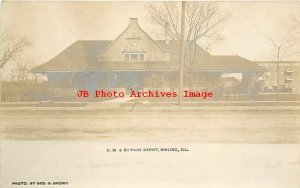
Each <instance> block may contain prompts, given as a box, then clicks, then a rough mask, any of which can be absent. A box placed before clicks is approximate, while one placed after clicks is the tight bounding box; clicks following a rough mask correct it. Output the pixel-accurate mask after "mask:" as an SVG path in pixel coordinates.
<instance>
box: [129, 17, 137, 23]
mask: <svg viewBox="0 0 300 188" xmlns="http://www.w3.org/2000/svg"><path fill="white" fill-rule="evenodd" d="M137 21H138V20H137V18H130V19H129V24H137Z"/></svg>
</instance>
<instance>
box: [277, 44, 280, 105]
mask: <svg viewBox="0 0 300 188" xmlns="http://www.w3.org/2000/svg"><path fill="white" fill-rule="evenodd" d="M280 48H281V46H278V47H277V63H276V77H277V78H276V87H277V89H276V90H277V91H276V101H277V105H278V101H279V61H280Z"/></svg>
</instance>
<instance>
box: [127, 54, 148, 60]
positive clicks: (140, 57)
mask: <svg viewBox="0 0 300 188" xmlns="http://www.w3.org/2000/svg"><path fill="white" fill-rule="evenodd" d="M124 59H125V61H144V60H145V55H144V53H125V54H124Z"/></svg>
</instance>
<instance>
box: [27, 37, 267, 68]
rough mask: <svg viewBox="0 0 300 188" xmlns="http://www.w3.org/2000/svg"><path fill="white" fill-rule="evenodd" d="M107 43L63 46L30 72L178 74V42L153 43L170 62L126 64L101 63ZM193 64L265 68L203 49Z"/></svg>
mask: <svg viewBox="0 0 300 188" xmlns="http://www.w3.org/2000/svg"><path fill="white" fill-rule="evenodd" d="M111 43H112V41H109V40H94V41H93V40H91V41H88V40H79V41H76V42H75V43H73V44H72V45H71V46H69V47H67V48H66V49H65V50H63V51H62V52H61V53H59V54H58V55H57V56H56V57H54V58H53V59H51V60H50V61H48V62H47V63H44V64H42V65H40V66H38V67H36V68H34V69H32V70H31V72H40V73H42V72H80V71H109V70H115V71H116V70H117V71H126V70H127V71H129V70H133V71H138V70H139V71H142V70H143V71H145V70H146V71H147V70H165V71H171V70H172V71H178V69H179V68H178V67H179V66H178V63H177V62H178V59H179V57H178V42H177V41H170V42H169V44H165V43H163V41H156V43H157V44H158V45H161V46H163V48H164V49H166V50H168V51H170V56H171V58H170V59H171V60H170V61H155V62H136V63H134V62H127V61H101V60H100V59H99V56H101V55H102V54H103V53H104V52H105V49H106V48H107V46H108V45H110V44H111ZM197 53H198V56H197V57H198V58H197V63H196V64H195V65H194V68H193V69H194V70H197V71H218V72H222V71H223V72H234V71H235V72H241V71H253V72H257V71H264V70H265V68H264V67H262V66H259V65H257V64H256V63H254V62H251V61H249V60H247V59H245V58H242V57H240V56H235V55H233V56H215V55H210V54H209V53H207V52H206V51H204V50H203V49H201V48H199V49H198V50H197Z"/></svg>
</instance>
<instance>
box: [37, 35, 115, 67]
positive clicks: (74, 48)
mask: <svg viewBox="0 0 300 188" xmlns="http://www.w3.org/2000/svg"><path fill="white" fill-rule="evenodd" d="M111 42H112V41H110V40H101V41H99V40H95V41H93V40H78V41H76V42H74V43H73V44H72V45H71V46H69V47H67V48H66V49H64V50H63V51H62V52H61V53H59V54H58V55H57V56H55V57H54V58H53V59H51V60H50V61H48V62H47V63H44V64H42V65H40V66H38V67H35V68H34V69H32V72H47V71H78V70H89V67H90V66H91V65H93V64H95V63H97V62H98V56H100V55H101V54H103V53H104V50H105V48H106V47H107V46H108V44H110V43H111Z"/></svg>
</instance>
